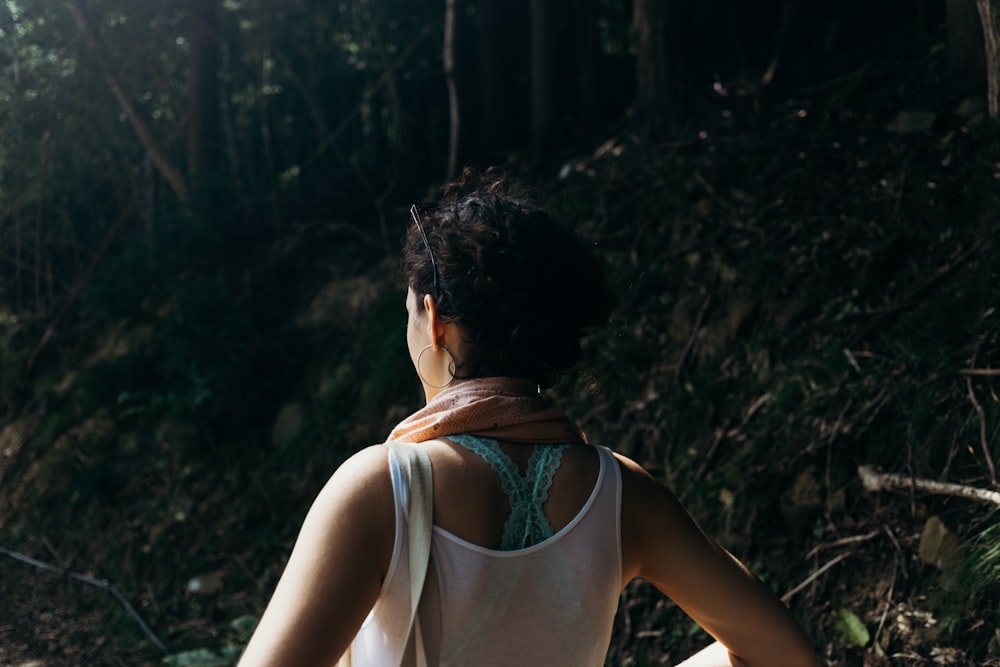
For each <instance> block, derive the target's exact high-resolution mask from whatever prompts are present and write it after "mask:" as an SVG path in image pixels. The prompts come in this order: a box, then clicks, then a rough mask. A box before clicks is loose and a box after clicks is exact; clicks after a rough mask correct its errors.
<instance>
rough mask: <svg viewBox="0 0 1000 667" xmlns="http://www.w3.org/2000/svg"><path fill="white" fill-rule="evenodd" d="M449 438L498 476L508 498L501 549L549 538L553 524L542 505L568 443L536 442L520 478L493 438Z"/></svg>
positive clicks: (504, 549) (516, 547) (507, 549)
mask: <svg viewBox="0 0 1000 667" xmlns="http://www.w3.org/2000/svg"><path fill="white" fill-rule="evenodd" d="M448 439H449V440H452V441H454V442H456V443H458V444H459V445H461V446H462V447H465V448H466V449H468V450H469V451H471V452H472V453H474V454H476V455H478V456H479V457H481V458H482V459H483V460H485V461H486V462H487V463H489V464H490V467H491V468H493V470H494V471H496V473H497V474H498V475H499V476H500V484H501V487H502V488H503V491H504V493H505V494H507V499H508V500H509V501H510V516H509V517H508V518H507V522H506V524H505V525H504V534H503V540H502V542H501V544H500V550H501V551H513V550H515V549H523V548H525V547H529V546H531V545H532V544H537V543H539V542H541V541H543V540H545V539H548V538H549V537H552V535H553V530H552V525H551V524H550V523H549V520H548V518H546V516H545V512H544V510H543V508H544V505H545V501H546V500H548V497H549V489H550V488H551V487H552V478H553V477H554V476H555V473H556V471H557V470H558V469H559V465H560V464H561V463H562V456H563V452H565V451H566V449H567V448H568V447H569V445H568V444H561V445H535V449H534V451H533V452H532V453H531V457H530V458H529V459H528V469H527V470H526V471H525V475H524V477H522V476H521V475H520V471H519V470H518V469H517V466H516V465H514V462H513V461H511V460H510V457H509V456H507V455H506V454H504V452H503V450H501V449H500V445H499V443H497V441H496V440H491V439H490V438H483V437H479V436H474V435H468V434H462V435H451V436H448Z"/></svg>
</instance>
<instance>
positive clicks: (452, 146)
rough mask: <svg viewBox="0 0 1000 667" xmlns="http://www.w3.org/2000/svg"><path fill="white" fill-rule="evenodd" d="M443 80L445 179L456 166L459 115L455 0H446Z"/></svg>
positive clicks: (449, 178)
mask: <svg viewBox="0 0 1000 667" xmlns="http://www.w3.org/2000/svg"><path fill="white" fill-rule="evenodd" d="M442 57H443V60H444V80H445V83H446V84H447V86H448V119H449V132H448V166H447V168H446V172H447V173H446V174H445V180H446V181H448V180H451V179H452V178H453V177H454V176H455V169H456V168H457V166H458V137H459V129H460V127H461V125H460V123H461V117H460V116H459V112H458V88H457V87H456V86H455V0H446V2H445V14H444V49H443V52H442Z"/></svg>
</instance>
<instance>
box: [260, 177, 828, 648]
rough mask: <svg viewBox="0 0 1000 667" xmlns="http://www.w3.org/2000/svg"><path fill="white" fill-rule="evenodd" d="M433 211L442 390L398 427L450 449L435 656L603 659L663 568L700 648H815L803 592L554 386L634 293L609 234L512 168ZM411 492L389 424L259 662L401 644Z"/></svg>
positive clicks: (292, 580)
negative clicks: (608, 248) (637, 598)
mask: <svg viewBox="0 0 1000 667" xmlns="http://www.w3.org/2000/svg"><path fill="white" fill-rule="evenodd" d="M411 215H412V224H411V226H410V228H409V230H408V232H407V236H406V240H405V245H404V250H403V273H404V275H405V278H406V281H407V286H408V289H407V295H406V310H407V313H408V321H407V329H406V339H407V344H408V346H409V350H410V357H411V359H412V361H413V365H414V368H415V369H416V372H417V375H418V376H419V378H420V381H421V383H422V385H423V389H424V393H425V396H426V399H427V404H426V406H425V407H424V408H422V409H421V410H419V411H417V412H416V413H414V414H413V415H411V416H410V417H408V418H407V419H405V420H404V421H403V422H402V423H401V424H399V425H398V426H397V427H396V428H395V429H394V430H393V432H392V433H391V434H390V436H389V440H391V441H392V440H395V441H404V442H410V443H419V447H420V448H422V449H423V451H425V452H426V453H427V454H428V456H429V458H430V461H431V466H432V469H433V478H434V481H433V523H434V527H433V532H432V540H431V541H432V546H431V566H430V567H429V568H428V575H427V576H428V579H427V583H426V585H425V587H424V589H423V590H424V597H423V598H421V603H420V606H421V610H420V631H419V632H420V640H419V641H420V648H419V650H420V652H421V654H426V655H427V662H428V663H429V664H441V665H463V666H464V665H572V666H574V667H577V666H580V665H600V664H603V662H604V657H605V655H606V652H607V649H608V645H609V642H610V639H611V629H612V623H613V618H614V615H615V611H616V608H617V603H618V596H619V594H620V593H621V591H622V589H623V588H624V587H625V585H626V584H627V583H628V582H629V581H630V580H632V579H634V578H636V577H642V578H644V579H646V580H648V581H649V582H650V583H652V584H653V585H654V586H656V587H657V588H658V589H659V590H660V591H662V592H663V593H664V594H666V595H668V596H669V597H670V598H671V599H673V600H674V601H675V602H676V603H677V604H678V605H679V606H680V607H681V608H683V609H684V610H685V611H686V612H687V613H688V614H689V615H690V616H691V617H692V618H693V619H694V620H695V621H697V622H698V623H699V625H701V627H702V628H704V629H705V630H706V631H707V632H708V633H709V634H711V635H712V636H713V637H715V638H716V639H717V640H718V642H716V643H715V644H713V645H712V646H710V647H709V648H708V649H706V650H704V651H702V652H700V653H698V654H697V655H695V656H693V657H692V658H691V659H689V660H688V661H685V662H684V663H683V664H684V665H690V666H692V667H693V666H694V665H706V666H707V665H749V666H762V667H765V666H766V667H775V666H780V667H798V666H800V665H801V666H803V667H804V666H811V665H815V664H816V663H815V656H814V654H813V651H812V649H811V647H810V645H809V642H808V640H807V638H806V637H805V635H804V634H803V633H802V631H801V630H800V628H799V627H798V625H797V624H796V623H795V621H794V620H793V619H792V617H791V615H790V614H789V613H788V611H787V610H786V609H785V607H784V606H783V605H782V604H781V603H780V602H779V601H778V600H777V599H775V597H774V596H773V595H772V594H771V593H770V592H769V591H768V590H767V589H766V588H765V587H764V586H763V585H762V584H761V583H760V582H759V581H758V580H757V579H755V578H754V577H753V576H752V575H751V574H750V573H749V572H748V571H747V570H746V568H745V567H743V566H742V565H741V564H740V563H739V562H738V561H737V560H736V559H734V558H733V557H732V556H731V555H729V553H727V552H726V551H725V550H724V549H722V548H721V547H720V546H718V545H717V544H715V542H713V541H712V540H711V539H709V538H708V537H706V536H705V535H704V534H703V533H702V532H701V530H700V529H699V528H698V527H697V526H696V525H695V523H694V522H693V521H692V520H691V518H690V517H689V516H688V514H687V513H686V512H685V511H684V509H683V508H682V507H681V506H680V504H679V503H678V501H677V500H676V498H675V497H674V496H673V495H672V494H671V493H670V492H669V491H668V490H667V489H665V488H664V487H663V486H662V485H660V484H659V483H658V482H656V481H655V480H653V479H652V478H651V477H650V476H649V475H648V474H647V473H646V472H645V471H643V469H642V468H641V467H640V466H639V465H638V464H636V463H635V462H633V461H631V460H629V459H628V458H626V457H624V456H621V455H618V454H612V453H611V452H610V450H608V449H606V448H603V447H595V446H592V445H588V444H586V442H585V439H584V436H583V434H582V433H581V432H580V430H579V429H578V428H577V427H576V426H575V425H574V424H573V423H572V422H571V421H570V420H569V419H568V418H567V417H566V416H565V415H564V414H562V413H561V412H560V411H559V410H558V409H556V408H555V407H554V406H553V405H552V404H551V403H550V402H549V401H548V400H547V399H545V398H544V397H542V396H541V395H540V389H542V388H547V387H550V386H551V385H553V384H554V383H555V382H556V381H557V380H558V378H559V375H560V373H561V372H563V371H565V370H567V369H568V368H569V367H570V366H572V365H573V364H574V363H575V362H576V361H577V358H578V356H579V352H580V346H579V340H580V337H581V336H582V334H583V331H584V329H585V328H587V327H588V326H591V325H598V324H601V323H603V322H605V321H606V320H607V317H608V314H609V311H610V308H611V305H612V299H611V298H610V296H609V295H608V293H607V291H606V289H605V286H604V282H603V278H602V275H601V271H600V268H599V266H598V265H597V263H596V262H595V260H594V258H593V257H592V256H591V254H590V252H589V251H588V249H587V247H586V246H585V245H584V244H583V243H582V242H581V241H580V240H579V239H578V238H577V237H576V236H575V234H574V233H573V232H572V231H571V230H569V229H568V228H566V227H563V226H561V225H559V224H557V223H556V222H555V221H554V220H553V219H552V218H551V217H550V216H548V215H547V214H546V213H545V212H543V211H541V210H540V209H539V208H537V207H536V206H535V205H534V204H532V203H531V202H530V201H528V200H526V199H524V198H522V197H520V196H518V195H517V194H515V193H513V191H512V189H511V187H510V186H509V184H508V183H507V182H505V180H504V179H503V178H501V177H498V176H496V175H495V174H492V173H487V174H486V175H484V176H478V175H476V174H473V173H466V175H465V176H464V177H463V180H462V181H460V182H457V183H454V184H451V185H449V186H446V187H445V188H444V190H443V191H442V195H441V197H440V198H439V200H438V202H437V203H435V204H429V205H424V206H414V207H413V209H412V210H411ZM407 493H408V490H407V488H406V484H405V481H401V473H400V469H399V464H398V462H397V461H396V459H395V458H394V457H393V456H390V455H389V454H388V450H387V448H386V447H385V446H382V445H376V446H373V447H369V448H367V449H365V450H363V451H361V452H359V453H357V454H356V455H354V456H353V457H351V458H350V459H349V460H348V461H346V462H345V463H344V464H343V465H342V466H341V467H340V468H339V469H338V470H337V471H336V473H334V475H333V476H332V478H331V479H330V481H329V482H328V483H327V485H326V486H325V488H324V489H323V491H322V492H321V493H320V495H319V497H318V498H317V499H316V502H315V504H314V505H313V507H312V509H311V510H310V512H309V515H308V516H307V518H306V520H305V523H304V525H303V527H302V531H301V534H300V535H299V539H298V541H297V542H296V545H295V548H294V550H293V552H292V555H291V557H290V559H289V562H288V566H287V568H286V570H285V572H284V574H283V575H282V578H281V580H280V582H279V583H278V587H277V589H276V591H275V593H274V597H273V599H272V600H271V602H270V604H269V605H268V608H267V610H266V612H265V613H264V616H263V618H262V619H261V622H260V625H259V627H258V628H257V631H256V633H255V634H254V637H253V638H252V640H251V641H250V644H249V646H248V647H247V649H246V652H245V653H244V656H243V659H242V661H241V663H240V664H241V665H243V666H244V667H252V666H254V665H295V666H296V667H301V666H308V665H332V664H334V663H336V662H337V660H338V659H339V658H340V657H341V656H342V655H343V654H344V653H345V652H346V651H348V649H349V650H350V655H351V660H352V664H355V665H393V664H398V663H399V660H400V656H401V655H402V653H403V651H404V650H405V644H406V641H407V635H408V629H409V622H408V619H409V616H408V614H409V608H408V604H409V602H408V601H409V599H410V598H409V594H410V591H409V586H410V576H409V575H410V573H409V571H408V569H409V567H408V558H407V553H406V551H407V548H408V541H407V538H408V535H407V528H408V526H407V519H406V515H405V513H404V510H403V507H404V506H405V503H406V496H407ZM428 596H430V597H429V599H430V600H431V602H428V601H427V600H428ZM427 607H430V608H431V609H433V611H432V612H428V611H427Z"/></svg>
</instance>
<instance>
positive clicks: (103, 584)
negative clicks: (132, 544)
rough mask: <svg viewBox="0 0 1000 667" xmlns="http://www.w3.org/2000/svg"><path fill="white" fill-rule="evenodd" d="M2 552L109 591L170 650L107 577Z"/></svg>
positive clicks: (153, 639)
mask: <svg viewBox="0 0 1000 667" xmlns="http://www.w3.org/2000/svg"><path fill="white" fill-rule="evenodd" d="M0 554H3V555H5V556H9V557H10V558H13V559H14V560H19V561H21V562H22V563H27V564H28V565H32V566H34V567H37V568H38V569H39V570H45V571H46V572H52V573H54V574H61V575H64V576H67V577H69V578H70V579H73V580H75V581H79V582H81V583H84V584H87V585H90V586H95V587H97V588H101V589H104V590H106V591H107V592H109V593H111V594H112V595H114V596H115V598H117V599H118V601H119V602H121V604H122V606H123V607H125V611H127V612H128V613H129V614H130V615H131V616H132V618H134V619H135V622H136V623H138V624H139V627H140V628H142V631H143V632H144V633H145V635H146V636H147V637H149V640H150V641H151V642H153V643H154V644H156V646H157V648H159V649H160V650H161V651H163V652H164V653H169V652H170V651H169V650H167V646H166V644H164V643H163V642H162V641H161V640H160V638H159V637H157V636H156V633H155V632H153V630H152V629H151V628H150V627H149V626H148V625H146V622H145V621H143V620H142V617H141V616H139V613H138V612H137V611H136V610H135V607H133V606H132V604H131V603H130V602H129V601H128V599H127V598H126V597H125V595H124V593H122V592H121V591H120V590H118V587H117V586H115V585H114V584H112V583H111V582H109V581H107V580H106V579H95V578H94V577H89V576H87V575H86V574H80V573H79V572H70V571H69V570H65V569H63V568H60V567H56V566H55V565H50V564H48V563H45V562H43V561H40V560H36V559H34V558H32V557H31V556H25V555H24V554H22V553H18V552H16V551H10V550H9V549H4V548H3V547H0Z"/></svg>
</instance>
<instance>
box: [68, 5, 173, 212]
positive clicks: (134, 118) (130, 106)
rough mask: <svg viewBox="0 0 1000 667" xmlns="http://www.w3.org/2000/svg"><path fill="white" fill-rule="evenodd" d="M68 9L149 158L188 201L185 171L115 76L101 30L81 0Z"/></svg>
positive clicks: (171, 185)
mask: <svg viewBox="0 0 1000 667" xmlns="http://www.w3.org/2000/svg"><path fill="white" fill-rule="evenodd" d="M66 6H67V8H69V11H70V13H72V14H73V18H74V19H76V24H77V27H79V29H80V32H81V34H83V37H84V39H85V40H86V42H87V45H88V46H89V47H90V50H91V51H92V52H93V54H94V57H95V58H96V59H97V63H98V65H99V66H100V68H101V72H102V73H103V74H104V79H105V80H106V81H107V82H108V86H109V87H110V88H111V93H112V94H113V95H114V96H115V99H116V100H118V104H119V106H121V108H122V111H124V112H125V115H126V117H128V119H129V122H130V123H132V129H134V130H135V133H136V134H137V135H138V137H139V141H141V142H142V145H143V146H144V147H145V149H146V152H147V153H148V154H149V158H150V159H151V160H152V161H153V164H155V165H156V168H157V169H158V170H159V172H160V173H161V174H163V178H164V179H165V180H166V181H167V183H169V184H170V187H171V188H172V189H173V191H174V194H175V195H177V198H178V199H180V200H181V201H187V200H188V189H187V184H186V183H185V182H184V177H183V176H182V175H181V172H180V171H179V170H178V169H177V168H176V167H175V166H174V165H173V163H171V162H170V160H168V159H167V156H166V153H164V151H163V149H162V148H160V145H159V143H158V142H157V141H156V137H154V136H153V131H152V130H151V129H150V127H149V125H148V124H147V123H146V121H145V120H144V119H143V118H142V116H141V115H139V111H138V110H137V109H136V108H135V104H134V103H133V102H132V98H131V97H129V95H128V93H126V92H125V87H124V86H123V85H122V83H121V81H119V80H118V77H117V76H116V75H115V73H114V70H113V69H112V68H111V64H110V63H109V62H108V58H107V54H105V52H104V47H103V46H102V45H101V42H100V40H99V39H98V38H97V33H96V32H95V31H94V28H93V26H91V24H90V21H89V20H88V19H87V15H86V14H85V13H84V11H83V8H82V7H81V6H80V3H79V0H70V2H67V3H66Z"/></svg>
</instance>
